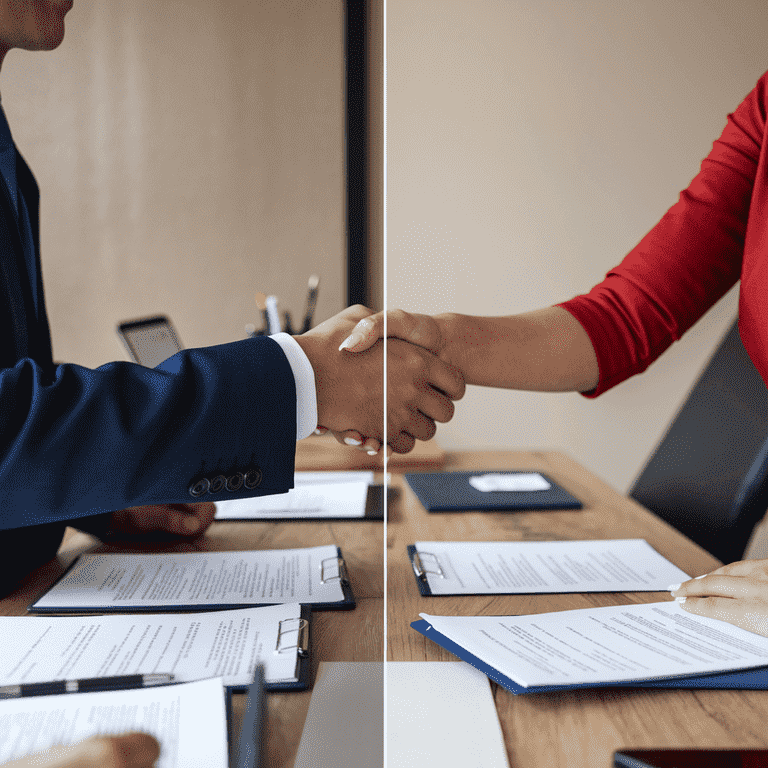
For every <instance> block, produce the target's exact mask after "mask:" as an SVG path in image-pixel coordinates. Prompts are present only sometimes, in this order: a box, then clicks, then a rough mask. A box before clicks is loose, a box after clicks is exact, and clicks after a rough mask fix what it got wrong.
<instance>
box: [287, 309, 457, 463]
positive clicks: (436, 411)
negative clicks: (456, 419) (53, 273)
mask: <svg viewBox="0 0 768 768" xmlns="http://www.w3.org/2000/svg"><path fill="white" fill-rule="evenodd" d="M368 314H370V312H369V310H367V309H365V307H360V306H356V307H350V308H349V309H346V310H344V311H343V312H341V313H339V314H338V315H336V316H335V317H333V318H331V319H330V320H326V321H325V322H324V323H321V324H320V325H318V326H317V327H316V328H314V329H312V330H311V331H309V332H308V333H305V334H302V335H301V336H297V337H295V338H296V341H297V342H298V343H299V344H300V345H301V346H302V349H303V350H304V352H305V354H306V355H307V357H308V358H309V361H310V363H311V364H312V367H313V369H314V371H315V385H316V389H317V408H318V423H319V424H321V425H322V426H323V427H326V428H328V429H330V430H331V431H333V432H334V433H345V432H347V431H349V430H354V431H355V432H356V433H358V434H360V435H366V436H367V437H369V438H373V439H374V440H376V441H378V442H379V443H383V442H384V434H383V432H384V425H383V414H384V377H383V362H384V361H383V344H382V342H381V341H380V340H379V341H377V342H376V343H375V344H374V345H373V346H371V347H370V348H369V349H367V350H366V351H364V352H362V353H359V354H356V355H348V354H339V351H338V350H339V346H340V345H341V342H342V341H343V340H344V339H345V338H346V337H347V336H349V334H350V333H351V332H352V329H353V328H354V326H355V325H356V324H357V323H358V321H359V320H361V319H362V318H363V317H366V316H367V315H368ZM387 364H388V371H389V387H388V389H389V396H388V398H387V421H388V430H389V434H388V439H387V442H388V443H389V445H390V446H391V447H392V449H393V450H394V451H397V452H398V453H407V452H408V451H410V450H411V449H412V448H413V445H414V442H415V439H419V440H428V439H429V438H431V437H432V436H433V435H434V433H435V421H448V420H449V419H450V418H451V416H452V415H453V403H452V402H451V400H452V399H456V400H457V399H459V398H460V397H461V396H462V395H463V394H464V382H463V379H462V378H461V376H460V375H459V374H458V372H456V371H455V370H453V369H451V368H450V367H449V366H447V365H446V364H445V363H443V362H442V361H440V360H439V359H438V358H437V357H435V356H434V355H433V354H431V353H429V352H427V351H426V350H423V349H420V348H418V347H414V346H413V345H408V344H405V342H401V341H397V340H395V341H394V342H392V343H390V344H389V345H388V363H387Z"/></svg>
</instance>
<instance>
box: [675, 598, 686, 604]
mask: <svg viewBox="0 0 768 768" xmlns="http://www.w3.org/2000/svg"><path fill="white" fill-rule="evenodd" d="M675 602H676V603H680V605H682V604H683V603H684V602H685V598H684V597H676V598H675Z"/></svg>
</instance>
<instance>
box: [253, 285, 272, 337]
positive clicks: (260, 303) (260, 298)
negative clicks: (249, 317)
mask: <svg viewBox="0 0 768 768" xmlns="http://www.w3.org/2000/svg"><path fill="white" fill-rule="evenodd" d="M255 298H256V306H257V307H258V308H259V309H260V310H261V319H262V320H263V321H264V328H263V330H260V331H258V332H257V334H256V335H257V336H266V335H267V334H268V333H269V316H268V315H267V297H266V296H265V295H264V294H263V293H262V292H261V291H259V292H258V293H257V294H256V296H255Z"/></svg>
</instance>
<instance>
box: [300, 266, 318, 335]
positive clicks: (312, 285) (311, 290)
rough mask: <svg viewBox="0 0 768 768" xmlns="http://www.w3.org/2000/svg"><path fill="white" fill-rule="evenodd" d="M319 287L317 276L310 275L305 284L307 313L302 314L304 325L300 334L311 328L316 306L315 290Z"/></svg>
mask: <svg viewBox="0 0 768 768" xmlns="http://www.w3.org/2000/svg"><path fill="white" fill-rule="evenodd" d="M319 285H320V278H319V277H318V276H317V275H310V277H309V283H308V284H307V311H306V312H305V313H304V325H303V326H302V327H301V332H302V333H306V332H307V331H308V330H309V329H310V328H311V327H312V318H313V316H314V314H315V306H316V305H317V289H318V286H319Z"/></svg>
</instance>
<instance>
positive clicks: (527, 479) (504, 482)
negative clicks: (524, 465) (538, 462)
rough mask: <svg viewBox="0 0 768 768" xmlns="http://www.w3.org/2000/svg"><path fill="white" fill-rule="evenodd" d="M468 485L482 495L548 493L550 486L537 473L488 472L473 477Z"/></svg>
mask: <svg viewBox="0 0 768 768" xmlns="http://www.w3.org/2000/svg"><path fill="white" fill-rule="evenodd" d="M469 484H470V485H471V486H472V487H473V488H475V489H477V490H478V491H482V492H483V493H490V492H491V491H548V490H549V489H550V488H551V487H552V486H551V485H550V484H549V483H548V482H547V481H546V480H545V479H544V478H543V477H542V476H541V475H540V474H539V473H538V472H514V473H508V472H504V473H501V472H488V473H486V474H484V475H473V476H472V477H470V478H469Z"/></svg>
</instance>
